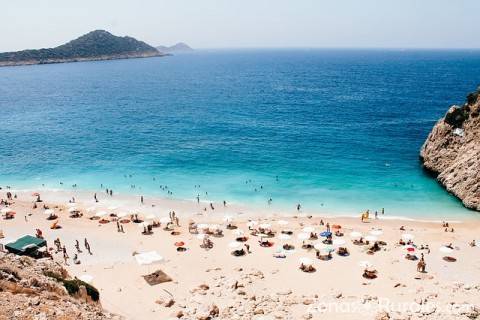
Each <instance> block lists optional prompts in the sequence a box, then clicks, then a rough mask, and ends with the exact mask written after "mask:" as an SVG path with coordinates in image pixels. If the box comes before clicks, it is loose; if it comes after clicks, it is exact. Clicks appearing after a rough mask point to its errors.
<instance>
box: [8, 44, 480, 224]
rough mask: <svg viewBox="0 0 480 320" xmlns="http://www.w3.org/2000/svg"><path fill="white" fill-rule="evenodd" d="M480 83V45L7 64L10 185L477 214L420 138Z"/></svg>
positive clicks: (308, 207) (328, 209)
mask: <svg viewBox="0 0 480 320" xmlns="http://www.w3.org/2000/svg"><path fill="white" fill-rule="evenodd" d="M479 84H480V51H421V50H407V51H405V50H403V51H402V50H333V49H332V50H300V49H297V50H287V49H284V50H281V49H278V50H200V51H197V52H195V53H192V54H181V55H177V56H171V57H165V58H149V59H135V60H117V61H106V62H84V63H69V64H57V65H38V66H25V67H6V68H0V110H1V116H2V119H1V139H0V185H11V186H12V187H13V188H38V187H39V186H41V184H42V183H44V184H45V185H46V186H47V187H51V188H60V187H63V188H69V187H71V185H72V184H77V185H78V188H81V189H88V190H98V189H100V184H102V183H103V185H104V187H105V186H106V187H108V188H113V189H114V191H115V192H116V193H135V194H144V195H156V196H165V197H172V198H179V199H192V200H193V199H195V197H196V196H197V194H200V197H201V199H202V200H209V201H210V200H224V199H225V200H227V201H229V202H240V203H246V204H248V205H252V206H258V207H264V206H267V200H268V199H269V198H272V200H273V201H272V207H274V208H283V209H284V211H288V210H291V212H292V213H293V212H294V211H295V206H296V204H297V203H301V204H302V206H303V209H304V210H305V211H311V212H318V213H331V214H357V213H358V212H361V211H363V210H365V209H371V210H379V209H380V208H382V207H384V208H385V210H386V212H387V214H389V215H395V216H409V217H444V216H449V217H465V216H475V215H476V213H474V212H472V211H469V210H467V209H464V208H463V207H462V206H461V203H460V202H459V201H458V200H456V199H455V198H454V197H453V196H451V195H449V194H448V193H447V192H445V191H444V190H443V189H442V188H441V187H440V186H439V185H438V184H437V182H436V181H435V180H434V179H432V178H430V177H428V176H427V175H426V174H425V173H424V172H423V171H422V169H421V166H420V163H419V159H418V154H419V149H420V147H421V145H422V143H423V142H424V140H425V138H426V137H427V135H428V133H429V131H430V129H431V128H432V126H433V125H434V123H435V122H436V121H437V120H438V119H439V118H440V117H442V116H443V115H444V113H445V112H446V111H447V109H448V107H449V106H450V105H451V104H454V103H463V102H464V101H465V96H466V95H467V93H469V92H471V91H473V90H474V89H475V88H476V87H477V86H478V85H479ZM130 175H131V176H130ZM60 181H62V182H63V185H62V186H61V185H59V182H60ZM132 185H135V186H136V188H135V189H132V187H131V186H132ZM165 185H167V186H168V190H170V191H171V192H172V193H173V195H170V194H168V193H167V191H166V190H165V188H161V186H165ZM195 185H200V187H195ZM205 192H208V195H206V193H205Z"/></svg>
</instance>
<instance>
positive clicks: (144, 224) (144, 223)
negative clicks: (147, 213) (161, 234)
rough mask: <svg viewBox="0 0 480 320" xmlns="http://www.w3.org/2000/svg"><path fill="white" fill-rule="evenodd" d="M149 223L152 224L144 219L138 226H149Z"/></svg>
mask: <svg viewBox="0 0 480 320" xmlns="http://www.w3.org/2000/svg"><path fill="white" fill-rule="evenodd" d="M149 225H150V223H148V222H145V221H144V222H142V223H139V224H138V227H139V228H148V226H149Z"/></svg>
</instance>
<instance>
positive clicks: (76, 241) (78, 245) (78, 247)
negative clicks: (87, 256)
mask: <svg viewBox="0 0 480 320" xmlns="http://www.w3.org/2000/svg"><path fill="white" fill-rule="evenodd" d="M75 248H76V249H77V252H78V253H82V250H80V243H79V242H78V240H75Z"/></svg>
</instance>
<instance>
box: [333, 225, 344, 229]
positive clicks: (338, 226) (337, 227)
mask: <svg viewBox="0 0 480 320" xmlns="http://www.w3.org/2000/svg"><path fill="white" fill-rule="evenodd" d="M332 229H335V230H340V229H342V226H341V225H339V224H334V225H333V226H332Z"/></svg>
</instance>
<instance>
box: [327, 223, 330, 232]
mask: <svg viewBox="0 0 480 320" xmlns="http://www.w3.org/2000/svg"><path fill="white" fill-rule="evenodd" d="M327 232H330V223H329V222H327Z"/></svg>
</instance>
